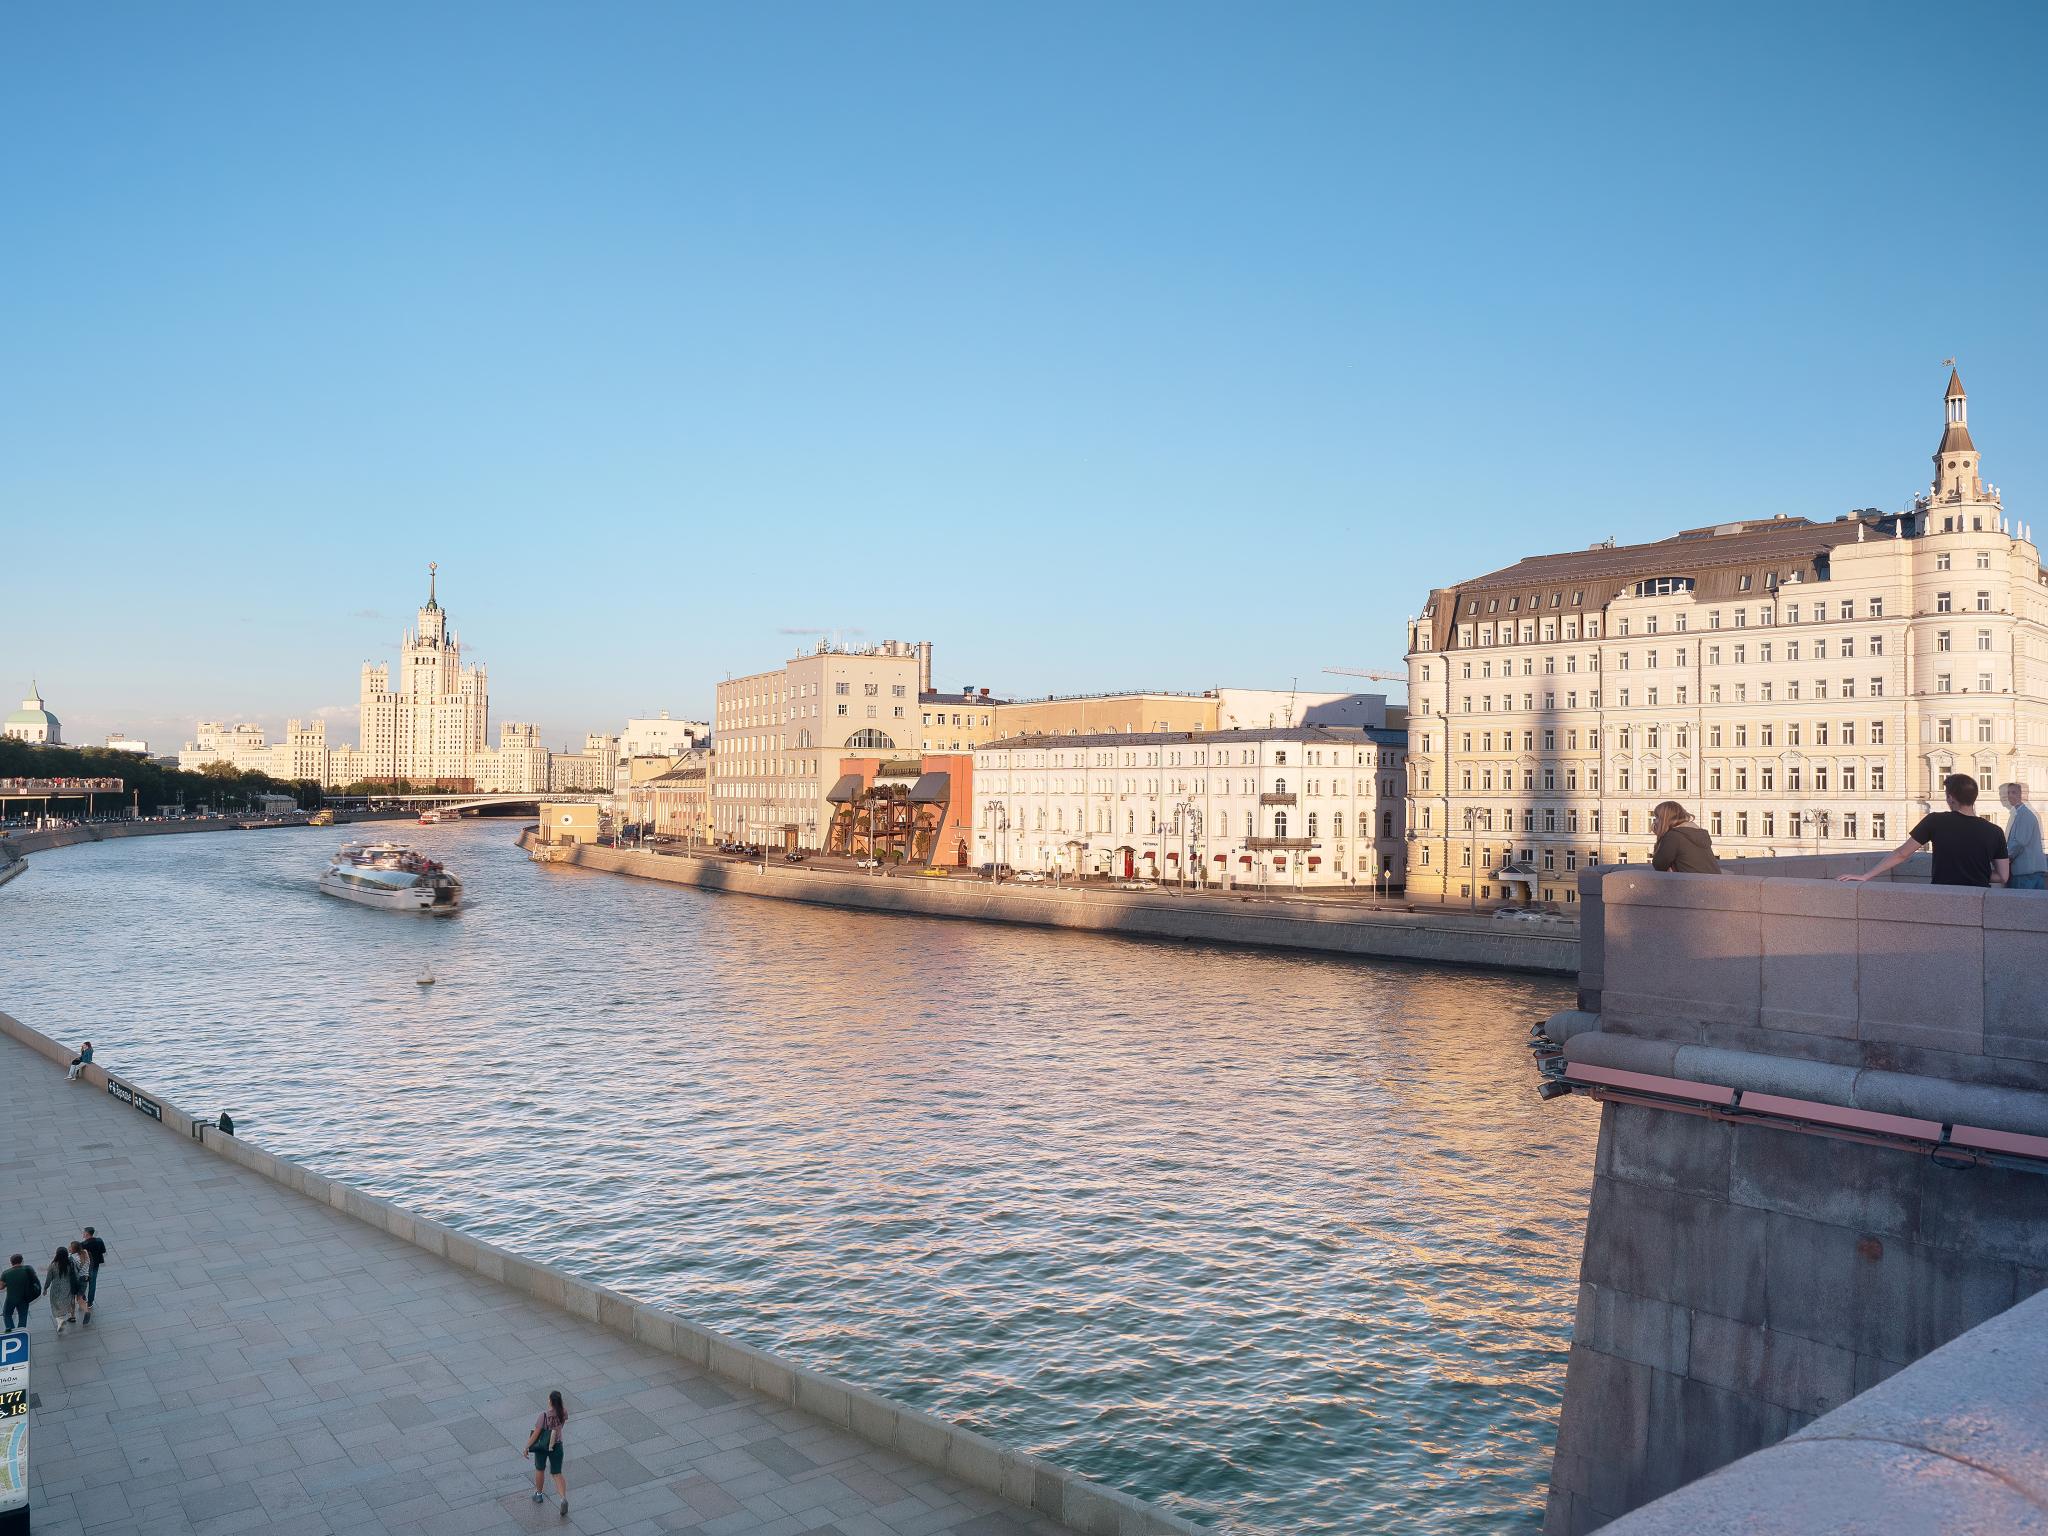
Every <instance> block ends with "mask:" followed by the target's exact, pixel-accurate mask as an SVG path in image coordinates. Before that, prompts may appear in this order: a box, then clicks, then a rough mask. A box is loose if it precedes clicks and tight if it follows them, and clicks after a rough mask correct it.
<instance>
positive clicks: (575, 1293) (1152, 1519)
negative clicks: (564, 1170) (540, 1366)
mask: <svg viewBox="0 0 2048 1536" xmlns="http://www.w3.org/2000/svg"><path fill="white" fill-rule="evenodd" d="M0 1034H5V1035H7V1036H10V1037H12V1038H13V1039H15V1040H18V1041H20V1042H21V1043H22V1044H24V1045H26V1046H28V1047H29V1048H30V1049H32V1050H34V1051H36V1052H38V1053H39V1054H41V1055H43V1056H45V1057H47V1058H48V1059H49V1060H50V1062H51V1063H52V1070H55V1069H57V1068H59V1067H62V1066H63V1065H64V1064H66V1063H68V1062H69V1061H70V1060H71V1058H72V1056H73V1054H74V1052H72V1051H71V1050H70V1049H68V1048H66V1047H65V1046H62V1045H60V1044H58V1042H56V1041H55V1040H52V1039H50V1038H49V1037H48V1036H47V1035H44V1034H42V1033H41V1032H39V1031H37V1030H34V1029H31V1028H30V1027H29V1026H28V1025H26V1024H23V1023H22V1022H21V1021H20V1020H18V1019H15V1018H12V1017H10V1016H8V1015H7V1014H4V1013H0ZM110 1077H111V1080H112V1082H113V1083H114V1084H115V1089H114V1090H113V1091H114V1092H115V1096H116V1097H119V1098H123V1099H125V1100H126V1101H127V1102H129V1103H131V1104H133V1105H134V1106H135V1107H136V1108H137V1109H138V1110H139V1111H141V1112H143V1113H146V1114H148V1115H149V1116H150V1117H151V1118H153V1119H155V1120H157V1121H158V1122H159V1123H160V1124H161V1125H162V1126H163V1128H164V1130H165V1131H166V1132H168V1133H170V1134H173V1135H179V1136H189V1137H192V1138H193V1139H195V1140H197V1141H199V1142H200V1143H201V1144H202V1145H204V1146H205V1147H206V1148H207V1150H209V1151H211V1152H213V1153H215V1154H216V1155H218V1156H220V1157H222V1158H225V1159H226V1160H228V1161H229V1162H232V1163H237V1164H239V1165H240V1166H242V1167H244V1168H247V1169H250V1170H252V1171H254V1172H256V1173H258V1174H261V1175H262V1176H263V1177H264V1178H267V1179H270V1180H271V1181H273V1182H274V1183H277V1184H280V1185H283V1186H284V1187H285V1188H287V1189H291V1190H295V1191H297V1192H298V1193H300V1194H302V1195H305V1196H307V1197H308V1198H310V1199H314V1200H318V1201H320V1202H322V1203H323V1204H326V1205H329V1206H332V1207H333V1208H334V1209H335V1210H338V1211H341V1212H343V1213H345V1214H347V1215H349V1216H352V1217H354V1218H355V1219H356V1220H358V1221H361V1222H364V1223H366V1224H367V1225H369V1226H371V1227H374V1228H376V1229H377V1230H378V1231H380V1232H387V1233H389V1234H391V1235H392V1236H393V1237H396V1238H399V1239H400V1240H401V1241H404V1242H408V1243H412V1244H414V1245H415V1246H417V1247H419V1248H421V1249H423V1250H424V1251H426V1252H428V1253H431V1254H433V1255H435V1256H436V1257H438V1258H441V1259H445V1260H446V1261H447V1262H449V1263H451V1264H454V1265H457V1266H459V1267H461V1268H463V1269H466V1270H469V1271H471V1272H473V1273H475V1274H478V1275H481V1276H483V1277H485V1278H486V1279H489V1280H494V1281H496V1282H498V1283H499V1284H501V1285H508V1286H510V1287H511V1288H512V1289H514V1290H516V1291H519V1292H521V1293H522V1294H524V1295H527V1296H531V1297H533V1298H535V1299H536V1300H539V1301H542V1302H545V1303H548V1304H550V1305H553V1306H558V1307H561V1308H563V1309H564V1310H565V1311H567V1312H570V1313H572V1314H574V1315H575V1316H577V1317H580V1318H583V1319H584V1320H586V1321H588V1322H593V1323H596V1324H597V1325H598V1326H600V1327H603V1328H607V1329H610V1330H611V1331H612V1332H614V1333H617V1334H619V1335H621V1336H622V1337H625V1338H629V1339H632V1340H635V1341H636V1342H638V1343H639V1344H640V1345H642V1346H644V1347H646V1348H649V1349H653V1350H657V1351H660V1352H661V1353H663V1354H669V1355H674V1356H676V1357H677V1358H678V1359H681V1360H686V1361H688V1362H689V1363H690V1364H692V1365H694V1366H696V1367H698V1368H699V1369H701V1370H706V1371H709V1372H711V1373H712V1374H714V1375H717V1376H722V1377H724V1378H726V1379H727V1380H729V1381H732V1382H735V1383H737V1384H739V1385H741V1386H743V1387H747V1388H749V1389H751V1390H752V1391H754V1392H758V1393H760V1394H761V1395H762V1396H764V1397H767V1398H770V1399H772V1400H773V1401H775V1402H779V1403H787V1404H789V1405H790V1406H792V1407H795V1408H800V1409H802V1410H803V1411H804V1412H806V1413H809V1414H812V1415H814V1416H815V1417H817V1418H819V1419H822V1420H824V1421H825V1422H827V1423H829V1424H831V1425H833V1426H834V1427H836V1428H841V1429H844V1430H846V1431H847V1433H849V1434H851V1435H853V1436H855V1437H857V1438H859V1439H861V1440H865V1441H867V1442H868V1443H869V1444H870V1445H874V1446H877V1447H879V1448H881V1449H884V1450H889V1451H893V1452H895V1453H896V1454H897V1455H899V1456H904V1457H907V1458H909V1459H910V1460H913V1461H916V1462H919V1463H921V1464H922V1465H924V1466H928V1467H933V1468H936V1469H938V1470H940V1471H943V1472H947V1473H950V1474H951V1475H952V1476H954V1477H957V1478H959V1479H960V1480H961V1481H962V1482H965V1483H968V1484H971V1485H972V1486H974V1487H976V1488H981V1489H984V1490H986V1491H987V1492H990V1493H993V1494H997V1495H999V1496H1000V1497H1002V1498H1005V1499H1009V1500H1011V1501H1012V1502H1014V1503H1017V1504H1022V1505H1025V1506H1027V1507H1029V1508H1032V1509H1035V1510H1037V1511H1038V1512H1039V1513H1041V1514H1044V1515H1046V1516H1048V1517H1049V1518H1051V1519H1053V1520H1056V1521H1059V1522H1060V1523H1061V1524H1063V1525H1065V1526H1067V1527H1069V1528H1070V1529H1072V1530H1075V1531H1080V1532H1084V1533H1088V1536H1197V1533H1198V1531H1199V1528H1198V1527H1196V1526H1195V1525H1193V1524H1191V1523H1190V1522H1188V1521H1186V1520H1183V1519H1181V1518H1180V1517H1178V1516H1176V1515H1171V1514H1168V1513H1167V1512H1166V1511H1164V1510H1161V1509H1158V1508H1155V1507H1154V1506H1152V1505H1150V1504H1147V1503H1145V1502H1144V1501H1143V1500H1140V1499H1136V1498H1133V1497H1131V1496H1130V1495H1129V1494H1126V1493H1120V1492H1118V1491H1117V1490H1115V1489H1113V1488H1106V1487H1104V1486H1102V1485H1101V1484H1099V1483H1093V1482H1090V1481H1089V1480H1088V1479H1086V1478H1083V1477H1079V1476H1076V1475H1075V1474H1074V1473H1071V1472H1068V1471H1066V1470H1064V1469H1063V1468H1060V1467H1057V1466H1055V1465H1053V1464H1052V1463H1050V1462H1047V1461H1044V1460H1042V1459H1041V1458H1039V1457H1036V1456H1032V1455H1029V1454H1027V1453H1025V1452H1023V1451H1013V1450H1006V1449H1005V1448H1004V1447H1002V1446H1000V1445H998V1444H996V1443H995V1442H994V1441H992V1440H990V1439H988V1438H986V1437H985V1436H982V1435H978V1434H976V1433H974V1432H973V1431H972V1430H968V1429H963V1428H961V1427H960V1426H959V1425H957V1424H951V1423H948V1422H947V1421H945V1420H944V1419H939V1418H935V1417H933V1416H932V1415H931V1414H928V1413H920V1412H919V1411H918V1410H916V1409H914V1408H908V1407H905V1406H904V1405H902V1404H900V1403H894V1402H891V1401H889V1400H888V1399H887V1398H884V1397H880V1396H877V1395H876V1394H874V1393H872V1392H867V1391H864V1390H862V1389H861V1388H859V1387H855V1386H850V1385H848V1384H847V1383H845V1382H842V1381H838V1380H835V1379H834V1378H832V1377H830V1376H825V1375H821V1374H820V1373H818V1372H816V1371H809V1370H806V1369H804V1368H803V1367H802V1366H799V1365H793V1364H791V1363H790V1362H788V1361H786V1360H783V1359H781V1358H779V1357H778V1356H776V1355H773V1354H770V1353H768V1352H767V1351H765V1350H759V1349H754V1348H752V1347H751V1346H749V1345H746V1344H741V1343H739V1342H737V1341H736V1340H733V1339H729V1338H727V1337H725V1336H724V1335H723V1334H721V1333H718V1332H717V1331H715V1330H713V1329H710V1328H706V1327H703V1326H702V1325H700V1324H697V1323H693V1322H691V1321H689V1320H688V1319H687V1318H685V1317H682V1316H680V1315H678V1314H677V1313H675V1312H672V1311H669V1310H668V1309H667V1308H664V1307H656V1306H651V1305H649V1304H647V1303H645V1302H639V1301H634V1300H633V1299H632V1298H631V1297H628V1296H622V1295H620V1294H619V1293H618V1292H616V1291H612V1290H607V1289H606V1288H605V1287H603V1286H599V1285H592V1284H591V1283H590V1282H589V1281H587V1280H582V1279H579V1278H578V1277H576V1276H575V1275H572V1274H569V1273H567V1272H566V1271H563V1270H560V1269H555V1268H553V1267H551V1266H549V1265H546V1264H540V1263H536V1262H535V1261H534V1260H532V1259H526V1258H521V1257H520V1256H519V1255H518V1254H515V1253H509V1252H507V1251H506V1250H504V1249H502V1248H497V1247H493V1246H492V1245H491V1244H489V1243H485V1242H480V1241H478V1240H477V1239H476V1238H473V1237H467V1236H465V1235H464V1234H462V1233H461V1232H458V1231H456V1230H455V1229H454V1228H452V1227H447V1226H443V1225H442V1224H441V1223H439V1222H435V1221H429V1220H428V1219H427V1218H425V1217H423V1216H417V1215H414V1214H413V1213H412V1212H410V1211H408V1210H406V1209H405V1208H404V1207H402V1206H398V1205H394V1204H392V1203H391V1202H390V1201H387V1200H379V1199H377V1198H376V1197H374V1196H372V1195H367V1194H364V1193H363V1192H362V1191H361V1190H359V1189H356V1188H354V1187H353V1186H351V1185H348V1184H343V1183H341V1182H339V1181H338V1180H335V1179H329V1178H325V1177H323V1176H321V1175H320V1174H317V1173H314V1172H312V1171H311V1170H309V1169H306V1168H303V1167H301V1166H300V1165H299V1164H297V1163H295V1162H292V1161H291V1160H290V1159H288V1158H282V1157H278V1156H276V1155H275V1154H273V1153H269V1152H265V1151H263V1150H262V1149H261V1148H260V1147H257V1146H255V1145H253V1144H252V1143H250V1142H248V1141H246V1140H244V1139H243V1138H241V1137H238V1136H228V1135H223V1134H222V1133H220V1132H219V1131H217V1130H215V1129H214V1128H213V1127H212V1124H211V1123H210V1122H208V1121H204V1120H197V1119H194V1118H193V1117H192V1116H191V1115H189V1114H187V1113H186V1112H185V1111H183V1110H181V1109H179V1108H178V1107H177V1106H176V1105H174V1104H172V1103H170V1102H169V1101H168V1100H166V1099H164V1098H161V1097H160V1096H158V1095H156V1094H154V1093H152V1092H150V1091H149V1090H148V1089H147V1088H145V1087H143V1086H142V1085H141V1084H139V1083H136V1082H134V1081H133V1080H132V1079H129V1078H127V1077H123V1076H120V1075H118V1074H109V1073H108V1072H107V1071H106V1070H105V1069H104V1068H103V1067H101V1066H98V1065H94V1066H89V1067H87V1068H86V1069H85V1078H86V1081H87V1082H88V1083H90V1084H91V1085H92V1086H93V1087H95V1088H97V1089H99V1090H100V1091H101V1092H107V1091H109V1089H108V1083H109V1080H110Z"/></svg>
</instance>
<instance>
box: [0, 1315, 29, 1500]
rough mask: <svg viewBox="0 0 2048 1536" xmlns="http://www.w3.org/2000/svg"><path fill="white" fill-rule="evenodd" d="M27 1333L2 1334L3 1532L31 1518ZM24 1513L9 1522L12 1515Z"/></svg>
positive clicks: (0, 1436) (0, 1484)
mask: <svg viewBox="0 0 2048 1536" xmlns="http://www.w3.org/2000/svg"><path fill="white" fill-rule="evenodd" d="M27 1509H28V1331H27V1330H26V1329H18V1330H16V1331H15V1332H13V1333H0V1530H7V1529H11V1528H13V1524H14V1522H17V1521H24V1520H26V1519H27V1518H28V1515H27V1513H26V1511H27ZM13 1510H20V1511H23V1513H21V1514H19V1515H16V1516H13V1517H12V1520H10V1519H9V1517H8V1515H9V1511H13Z"/></svg>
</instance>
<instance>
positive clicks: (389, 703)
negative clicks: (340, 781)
mask: <svg viewBox="0 0 2048 1536" xmlns="http://www.w3.org/2000/svg"><path fill="white" fill-rule="evenodd" d="M436 569H437V567H435V566H433V565H429V566H428V567H427V601H426V606H425V607H423V608H421V609H420V610H419V620H418V624H417V626H416V628H414V629H412V630H409V631H407V633H406V635H405V638H404V639H403V640H402V641H401V642H400V648H399V652H400V654H399V672H398V684H397V686H396V687H395V688H394V687H393V686H392V682H391V668H390V667H389V666H388V665H372V664H370V663H368V662H365V663H364V665H363V678H362V745H361V747H360V752H361V763H362V768H363V771H362V773H361V775H360V777H363V778H370V779H406V780H410V781H411V782H413V783H415V784H431V783H435V782H444V781H445V782H451V783H455V784H458V785H460V784H462V783H465V782H469V781H473V780H474V779H475V778H476V776H477V754H479V753H480V752H482V751H484V750H485V748H487V747H488V746H489V744H490V743H489V738H488V728H489V719H490V687H489V679H488V678H487V677H486V675H485V669H484V668H483V667H481V666H477V667H468V668H465V667H464V666H463V665H462V645H461V642H460V641H459V640H458V639H457V638H456V635H455V631H454V630H453V629H452V628H450V627H449V624H448V615H447V614H446V613H444V612H443V611H442V608H441V604H440V602H439V600H438V599H437V598H436V596H435V590H434V588H435V575H434V573H435V571H436Z"/></svg>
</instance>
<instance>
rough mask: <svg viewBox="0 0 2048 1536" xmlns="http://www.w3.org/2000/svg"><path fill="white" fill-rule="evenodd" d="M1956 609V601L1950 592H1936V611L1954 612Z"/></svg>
mask: <svg viewBox="0 0 2048 1536" xmlns="http://www.w3.org/2000/svg"><path fill="white" fill-rule="evenodd" d="M1954 610H1955V603H1954V602H1953V601H1952V595H1951V594H1950V593H1947V592H1937V593H1935V594H1934V611H1935V612H1936V613H1952V612H1954Z"/></svg>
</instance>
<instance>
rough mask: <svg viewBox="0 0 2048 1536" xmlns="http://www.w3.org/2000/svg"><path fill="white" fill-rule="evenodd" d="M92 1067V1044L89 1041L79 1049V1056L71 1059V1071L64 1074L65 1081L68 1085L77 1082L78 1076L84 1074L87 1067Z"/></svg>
mask: <svg viewBox="0 0 2048 1536" xmlns="http://www.w3.org/2000/svg"><path fill="white" fill-rule="evenodd" d="M91 1065H92V1042H91V1041H90V1040H88V1041H86V1042H85V1044H84V1045H81V1046H80V1047H79V1048H78V1054H77V1055H76V1056H74V1057H72V1058H71V1070H70V1071H69V1072H66V1073H65V1074H64V1081H65V1082H67V1083H75V1082H77V1081H78V1074H79V1073H81V1072H83V1071H84V1070H85V1069H86V1068H87V1067H89V1066H91Z"/></svg>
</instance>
